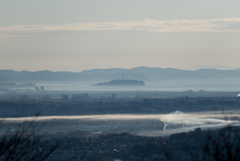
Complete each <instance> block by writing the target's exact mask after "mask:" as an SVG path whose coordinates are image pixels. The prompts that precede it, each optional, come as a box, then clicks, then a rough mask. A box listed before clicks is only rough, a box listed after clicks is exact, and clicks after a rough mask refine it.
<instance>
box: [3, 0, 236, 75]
mask: <svg viewBox="0 0 240 161" xmlns="http://www.w3.org/2000/svg"><path fill="white" fill-rule="evenodd" d="M239 5H240V2H239V1H237V0H229V1H223V0H211V1H208V0H202V1H191V0H182V1H175V0H174V1H163V0H151V1H143V0H138V1H137V0H131V1H127V0H122V1H113V0H102V1H97V0H89V1H83V0H81V1H76V0H71V1H63V0H52V1H46V0H42V1H31V0H23V1H17V0H13V1H4V0H1V1H0V20H1V23H0V56H1V59H0V69H13V70H17V71H20V70H28V71H37V70H51V71H74V72H80V71H82V70H86V69H93V68H132V67H137V66H151V67H161V68H167V67H171V68H180V69H188V70H194V69H197V68H199V67H201V68H202V67H207V68H209V67H211V68H212V67H213V68H221V69H233V68H238V67H239V65H238V64H239V62H238V60H239V58H240V56H239V51H240V46H239V43H240V39H239V36H240V34H239V31H240V30H239V26H240V11H239V8H238V6H239Z"/></svg>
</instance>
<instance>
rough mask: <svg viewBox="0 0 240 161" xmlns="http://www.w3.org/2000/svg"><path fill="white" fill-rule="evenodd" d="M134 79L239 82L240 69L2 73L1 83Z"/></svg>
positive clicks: (3, 71) (133, 69)
mask: <svg viewBox="0 0 240 161" xmlns="http://www.w3.org/2000/svg"><path fill="white" fill-rule="evenodd" d="M122 77H124V78H125V79H134V80H143V81H144V80H184V79H186V80H192V79H240V68H238V69H234V70H218V69H199V70H195V71H189V70H180V69H174V68H149V67H136V68H132V69H122V68H112V69H92V70H85V71H82V72H79V73H74V72H64V71H62V72H61V71H60V72H52V71H48V70H45V71H37V72H29V71H20V72H18V71H14V70H0V82H6V81H7V82H42V81H58V82H62V81H64V82H65V81H102V80H104V81H105V80H107V81H110V80H114V79H121V78H122Z"/></svg>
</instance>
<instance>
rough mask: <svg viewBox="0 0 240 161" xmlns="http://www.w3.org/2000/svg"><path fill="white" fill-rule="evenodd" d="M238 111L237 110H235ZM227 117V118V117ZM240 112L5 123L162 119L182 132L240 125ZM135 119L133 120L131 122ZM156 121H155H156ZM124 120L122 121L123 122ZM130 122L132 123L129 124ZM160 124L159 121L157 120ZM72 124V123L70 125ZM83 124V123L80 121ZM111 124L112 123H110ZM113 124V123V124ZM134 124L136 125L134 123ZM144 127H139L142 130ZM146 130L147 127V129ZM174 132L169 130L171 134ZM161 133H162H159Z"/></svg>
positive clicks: (47, 118) (40, 118)
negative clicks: (199, 128)
mask: <svg viewBox="0 0 240 161" xmlns="http://www.w3.org/2000/svg"><path fill="white" fill-rule="evenodd" d="M235 113H236V111H235ZM226 117H227V119H226ZM238 118H240V115H239V114H232V111H228V114H225V113H222V112H196V113H183V112H181V111H175V112H172V113H169V114H155V115H151V114H142V115H136V114H135V115H132V114H126V115H125V114H113V115H112V114H111V115H83V116H38V117H21V118H5V119H3V120H4V121H3V123H17V122H23V121H31V120H34V119H35V120H36V121H48V122H55V123H56V122H65V121H71V120H73V121H78V122H81V120H82V121H84V122H91V121H97V122H96V125H94V128H95V129H98V130H99V131H101V128H100V126H97V123H99V124H101V125H105V124H107V123H106V121H113V122H115V121H117V122H118V123H119V125H121V126H122V127H123V129H124V127H125V124H126V123H127V124H128V128H129V126H130V124H131V123H133V122H135V121H138V120H139V122H140V123H142V124H145V125H144V126H146V124H149V125H151V122H152V121H154V120H155V121H157V120H159V121H161V122H162V123H163V124H164V125H163V132H164V134H165V133H167V132H166V128H167V126H168V127H170V128H171V131H174V133H175V132H180V131H189V130H192V129H193V128H197V127H201V128H203V129H204V128H205V129H206V128H218V127H223V126H226V125H228V124H233V125H238ZM151 120H152V121H151ZM131 121H133V122H131ZM155 121H154V122H155ZM121 122H122V123H121ZM161 122H159V126H158V127H157V126H156V129H155V130H158V128H160V127H161V126H162V124H161ZM129 123H130V124H129ZM155 123H156V124H158V123H157V122H155ZM108 125H109V124H107V125H106V126H108ZM69 126H71V124H70V125H69ZM79 126H81V123H79ZM109 126H110V125H109ZM111 126H112V125H111ZM133 126H134V125H133ZM140 127H141V126H140ZM126 130H127V129H126ZM142 130H144V129H138V131H139V132H141V131H142ZM145 130H146V129H145ZM170 133H172V132H170V131H169V132H168V133H167V134H170ZM159 135H160V134H159Z"/></svg>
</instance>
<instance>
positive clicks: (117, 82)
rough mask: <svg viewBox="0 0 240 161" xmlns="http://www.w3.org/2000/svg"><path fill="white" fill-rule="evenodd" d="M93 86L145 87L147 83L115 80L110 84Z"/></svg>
mask: <svg viewBox="0 0 240 161" xmlns="http://www.w3.org/2000/svg"><path fill="white" fill-rule="evenodd" d="M93 86H145V83H144V82H143V81H140V80H130V79H115V80H112V81H110V82H104V83H98V84H94V85H93Z"/></svg>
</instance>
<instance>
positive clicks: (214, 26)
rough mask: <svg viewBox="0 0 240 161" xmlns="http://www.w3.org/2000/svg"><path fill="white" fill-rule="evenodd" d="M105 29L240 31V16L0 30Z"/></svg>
mask: <svg viewBox="0 0 240 161" xmlns="http://www.w3.org/2000/svg"><path fill="white" fill-rule="evenodd" d="M102 30H103V31H104V30H140V31H141V30H142V31H150V32H239V31H240V17H231V18H221V19H209V20H184V19H183V20H168V21H157V20H153V19H144V20H142V21H136V22H106V23H74V24H68V25H58V26H45V25H39V26H36V25H21V26H18V25H16V26H11V27H6V28H0V31H3V32H4V31H27V32H28V31H29V32H43V31H102Z"/></svg>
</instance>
